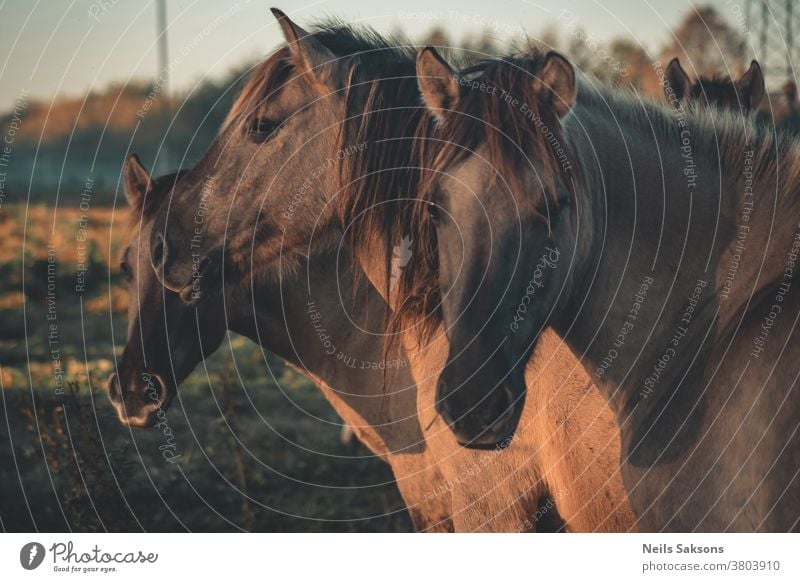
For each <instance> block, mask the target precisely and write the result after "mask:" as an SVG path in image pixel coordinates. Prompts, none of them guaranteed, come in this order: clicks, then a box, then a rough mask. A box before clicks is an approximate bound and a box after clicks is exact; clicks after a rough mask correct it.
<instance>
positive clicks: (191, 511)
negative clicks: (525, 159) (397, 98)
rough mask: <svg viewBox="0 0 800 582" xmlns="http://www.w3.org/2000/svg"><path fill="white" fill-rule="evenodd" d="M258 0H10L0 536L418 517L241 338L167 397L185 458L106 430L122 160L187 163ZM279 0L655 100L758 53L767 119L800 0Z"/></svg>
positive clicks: (790, 117) (251, 45)
mask: <svg viewBox="0 0 800 582" xmlns="http://www.w3.org/2000/svg"><path fill="white" fill-rule="evenodd" d="M656 4H657V5H656ZM269 7H270V5H269V4H268V3H264V2H262V1H260V0H258V1H256V0H239V1H230V2H214V1H212V0H161V1H145V2H134V1H132V0H92V1H89V0H73V1H72V2H59V3H52V2H43V1H41V0H37V1H35V2H34V1H26V0H7V1H5V2H2V3H0V133H1V134H2V137H1V138H0V140H2V142H0V396H2V399H1V400H2V407H3V415H4V420H3V422H2V423H0V424H2V425H3V426H0V528H2V529H3V530H4V531H34V530H42V531H69V530H72V531H103V530H111V531H116V530H119V531H135V530H140V529H145V530H148V531H152V530H158V531H183V530H200V531H222V530H239V529H248V530H261V531H265V530H266V531H408V530H409V528H410V522H409V520H408V517H407V515H406V513H405V510H404V509H403V505H402V501H401V499H400V497H399V495H398V493H397V491H396V488H395V486H394V484H393V481H392V474H391V471H390V470H389V468H388V466H387V465H385V464H384V463H383V462H381V461H380V460H378V459H376V458H374V457H372V456H371V455H370V453H369V452H368V451H367V450H366V449H364V448H363V447H361V446H360V445H353V444H352V443H342V442H341V441H340V439H339V431H338V429H337V427H336V423H337V422H338V419H337V416H336V414H335V412H333V410H332V409H331V408H330V406H329V405H328V404H327V402H326V401H325V400H324V398H323V397H322V395H321V394H320V393H319V392H318V391H317V390H316V389H315V388H314V387H313V386H312V385H311V384H310V383H309V382H308V381H307V380H306V379H305V378H304V377H303V376H301V375H299V374H297V373H296V372H294V371H292V370H290V369H289V368H287V367H285V366H284V365H283V364H282V363H281V362H280V361H278V360H277V359H276V358H273V357H271V356H269V355H266V357H265V356H264V355H263V354H262V352H261V350H260V348H258V347H257V346H255V345H254V344H252V343H251V342H249V341H247V340H245V339H243V338H241V337H237V336H231V337H230V340H229V341H228V342H224V343H223V347H221V348H220V350H218V352H217V353H216V354H214V356H213V357H212V358H210V359H209V360H208V362H207V366H206V367H205V368H203V369H198V370H197V371H195V373H194V374H193V375H192V376H191V377H190V378H189V380H188V381H187V383H186V384H185V385H184V386H183V387H182V388H181V403H176V404H175V405H173V408H172V409H171V411H174V412H171V413H170V421H171V424H172V426H171V428H172V431H173V433H174V435H175V446H176V451H178V454H179V455H180V458H179V460H178V461H177V462H176V463H171V464H169V463H165V462H163V460H162V457H161V452H160V451H159V450H158V444H159V443H160V442H161V440H160V439H163V436H162V435H160V434H153V433H151V432H146V431H138V432H131V431H129V430H128V429H126V428H123V427H121V426H119V424H118V423H117V421H116V417H115V414H114V413H113V411H112V409H111V407H110V406H109V405H108V403H107V402H106V396H105V394H104V387H105V383H106V380H107V378H108V375H109V374H110V373H111V371H112V369H113V361H114V355H115V354H117V355H118V354H119V353H120V352H121V349H122V346H123V345H124V343H125V335H126V333H125V329H126V324H125V318H126V315H125V314H126V311H125V310H126V306H127V293H126V291H125V285H124V278H123V277H122V276H121V275H120V273H119V272H118V264H119V255H120V251H121V248H122V245H123V244H124V242H123V239H124V236H125V234H126V223H127V206H126V203H125V199H124V194H123V192H122V190H121V182H120V180H121V167H122V162H123V161H124V159H125V157H126V155H127V154H128V153H130V152H136V153H138V154H139V155H140V157H141V159H142V160H143V162H144V164H145V165H146V166H147V167H148V168H154V173H155V174H162V173H166V172H167V171H169V170H171V169H175V168H179V167H190V166H191V165H193V164H194V163H195V162H196V161H197V160H198V159H199V157H200V156H201V155H202V153H203V151H204V150H205V148H206V147H207V145H208V144H209V143H210V142H211V140H212V139H213V137H214V135H215V133H216V131H217V129H218V127H219V126H220V124H221V122H222V120H223V118H224V117H225V115H226V113H227V111H228V109H229V108H230V105H231V103H232V101H233V99H234V97H235V96H236V94H237V92H238V89H239V88H240V87H241V85H242V83H243V82H244V80H245V79H246V76H247V73H248V72H249V70H250V69H251V68H252V67H253V65H254V64H255V63H257V62H258V61H259V60H261V59H263V58H264V57H265V56H266V55H268V54H269V52H270V51H271V50H273V49H274V48H276V47H277V46H278V45H279V43H280V41H281V36H280V33H279V30H278V27H277V25H276V23H275V21H274V18H273V17H272V15H271V14H270V12H269ZM278 7H279V8H281V9H283V10H284V11H286V12H287V13H288V14H289V16H290V17H291V18H292V19H293V20H295V21H296V22H298V23H300V24H301V25H303V24H310V23H313V22H317V21H319V20H320V19H324V18H331V17H335V18H340V19H342V20H343V21H344V22H347V23H354V24H357V23H360V24H363V25H366V26H371V27H374V28H375V29H377V30H378V31H379V32H383V33H393V34H402V35H405V36H406V37H408V38H409V40H410V41H411V42H412V43H418V44H431V45H436V46H439V47H459V49H458V50H464V51H469V52H473V53H478V54H483V55H495V54H500V53H503V52H506V51H508V50H511V48H512V47H514V46H520V45H522V44H524V43H525V42H527V41H528V40H534V41H538V42H541V43H544V44H546V45H549V46H551V47H553V48H555V49H557V50H560V51H561V52H563V53H565V54H566V55H567V56H568V57H569V58H570V59H571V60H572V62H573V63H574V64H575V65H576V67H577V68H579V69H580V70H582V71H583V72H585V73H587V74H592V75H595V76H597V77H598V78H600V79H601V80H602V81H604V82H607V83H612V84H616V85H620V86H629V87H631V88H634V89H636V90H638V91H640V92H642V93H644V94H646V95H649V96H652V97H654V98H661V95H662V88H661V86H660V84H659V79H658V76H657V74H656V70H657V69H658V68H659V66H660V67H662V68H663V67H665V66H666V63H668V62H669V60H670V59H671V58H672V57H674V56H678V57H680V58H681V61H682V63H683V66H684V68H685V69H686V70H687V72H688V73H689V75H690V76H692V77H694V76H697V75H723V76H727V75H732V76H734V77H737V76H738V75H740V74H741V73H742V72H743V71H744V70H745V69H746V68H747V66H748V65H749V63H750V60H751V59H754V58H755V59H757V60H759V62H760V63H761V65H762V67H763V69H764V72H765V74H766V81H767V89H768V92H769V93H768V96H767V98H766V99H765V100H764V103H763V104H762V109H763V114H762V115H763V117H764V119H767V120H768V122H769V123H774V124H775V125H776V126H778V127H788V128H790V129H792V130H794V128H796V127H797V119H798V112H797V108H798V106H797V95H796V90H795V89H794V87H795V86H796V85H795V82H796V79H795V71H794V69H793V67H792V63H793V61H794V59H795V56H796V54H797V52H798V50H800V39H795V31H797V33H800V26H798V25H799V24H800V5H798V6H795V3H794V2H793V1H791V0H711V1H707V2H702V3H692V2H687V1H681V0H678V1H676V2H670V3H652V4H651V3H648V2H642V3H632V2H629V1H626V0H604V1H603V0H598V1H589V0H587V1H577V0H557V1H556V0H539V1H538V2H528V1H522V0H504V1H498V2H493V3H491V4H487V3H486V2H478V1H475V0H461V1H459V2H455V1H453V2H445V1H441V0H435V1H433V2H431V1H430V0H428V1H416V0H410V1H405V2H402V3H400V2H382V3H377V2H367V1H360V0H341V1H338V2H315V3H310V4H308V5H306V6H304V7H302V8H298V7H296V6H290V5H280V4H278ZM79 262H81V263H82V267H85V270H86V282H85V285H84V286H83V287H82V289H81V290H80V291H78V290H76V276H77V273H78V272H79V268H78V263H79ZM49 264H55V275H54V277H53V276H51V277H48V265H49ZM48 285H50V288H49V287H48ZM53 294H55V296H56V297H57V305H58V318H57V329H56V330H55V332H54V330H53V328H52V327H51V325H52V323H53V322H52V320H50V319H48V313H50V311H49V306H51V305H52V297H53ZM54 334H55V335H54ZM54 342H55V348H56V350H55V352H54ZM54 353H57V354H58V356H57V357H55V356H54V355H53V354H54ZM59 375H61V376H62V377H63V382H61V383H60V384H61V387H62V388H63V390H56V385H57V383H59V381H58V380H57V378H58V377H59ZM284 391H287V392H289V393H290V394H291V399H292V400H293V401H294V404H291V403H289V402H288V400H287V397H286V395H285V394H284ZM250 398H252V402H251V401H250ZM253 406H255V407H256V408H257V409H258V410H257V412H258V414H256V411H254V410H253V409H252V408H253ZM259 415H261V416H263V417H264V418H265V419H266V420H267V423H268V424H267V425H265V423H264V422H263V421H262V420H261V418H259ZM320 419H321V420H320Z"/></svg>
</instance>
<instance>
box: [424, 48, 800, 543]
mask: <svg viewBox="0 0 800 582" xmlns="http://www.w3.org/2000/svg"><path fill="white" fill-rule="evenodd" d="M418 74H419V76H420V84H421V88H422V92H423V95H424V98H425V102H426V103H427V104H428V106H429V107H430V109H431V113H432V114H433V115H436V116H437V117H438V118H439V125H438V128H439V131H438V134H437V135H436V137H437V138H438V140H437V141H436V144H437V145H436V147H434V151H433V153H432V156H431V159H433V160H434V169H435V170H437V173H436V174H435V175H436V176H437V178H436V179H435V180H433V181H432V182H431V183H430V184H429V187H428V188H427V190H426V195H427V200H426V204H425V206H427V207H432V208H436V209H437V212H436V213H434V214H435V215H434V216H431V217H430V220H431V221H432V222H434V226H435V231H436V241H437V249H436V254H435V256H434V257H433V258H431V259H430V260H431V261H438V265H439V282H440V286H441V288H442V289H445V288H447V289H449V293H448V294H447V296H446V297H444V298H443V303H444V305H443V309H442V311H443V315H444V320H445V323H446V324H447V325H449V326H450V329H451V331H450V340H451V341H450V354H449V357H448V365H447V367H446V369H445V371H444V372H443V374H442V380H443V381H442V382H441V383H440V401H441V402H442V409H443V414H444V415H445V416H446V417H447V418H448V419H449V421H450V424H451V425H452V426H453V428H454V430H456V431H458V432H459V433H460V439H461V440H462V441H464V442H472V440H474V439H479V438H482V435H485V434H487V433H488V434H491V435H495V436H497V435H502V434H504V433H506V434H507V433H508V432H511V431H512V430H513V429H514V423H515V419H516V417H517V416H518V414H519V413H517V414H515V415H510V414H509V413H508V412H507V411H498V410H497V409H496V408H489V409H488V411H487V403H489V404H494V402H495V401H496V399H494V400H493V399H491V398H489V396H491V394H492V392H497V391H498V390H499V391H501V394H502V391H503V389H504V388H505V387H506V386H507V385H508V384H509V383H510V382H514V383H515V384H514V385H512V387H511V390H512V392H513V393H514V394H515V395H516V394H521V393H522V391H521V390H519V388H518V385H519V384H518V383H519V380H518V379H517V378H518V370H520V369H521V368H522V367H523V366H524V362H525V361H527V358H528V357H529V355H530V352H531V350H532V349H533V348H534V347H535V346H536V345H537V342H538V341H539V339H540V338H541V337H543V333H544V330H545V329H546V328H552V329H554V330H555V331H556V332H557V333H558V334H559V335H560V336H561V337H563V338H564V341H565V342H566V343H567V344H568V345H569V346H570V347H571V348H572V349H573V351H575V352H576V353H579V354H582V363H583V365H584V366H585V368H586V370H587V373H589V374H590V375H591V376H592V378H593V379H594V380H595V381H596V382H597V384H598V387H599V388H600V390H601V391H602V392H603V394H604V395H605V397H606V398H607V400H608V402H609V403H610V405H611V406H612V408H613V409H614V411H615V413H616V416H617V423H618V426H619V427H620V432H621V439H622V470H623V478H624V481H625V484H626V487H627V489H628V492H629V496H630V500H631V503H632V505H633V507H634V510H635V511H636V513H637V516H638V518H639V523H640V524H641V526H642V528H643V529H646V530H674V531H695V530H703V531H728V530H731V531H793V530H797V529H798V528H800V477H799V475H800V430H799V429H800V415H799V414H798V404H797V403H798V398H797V395H798V390H800V388H798V379H799V377H800V341H798V336H797V334H798V331H797V324H798V319H800V287H798V285H797V283H796V281H794V278H795V277H794V276H795V274H796V272H797V266H798V257H799V256H800V224H798V219H797V217H798V216H799V215H800V213H798V206H800V186H798V184H800V144H799V143H798V142H796V141H794V140H793V139H791V138H790V137H788V136H785V135H780V134H778V135H777V136H776V135H775V134H774V133H773V132H772V131H770V130H768V129H766V128H762V127H760V126H758V125H757V124H755V123H753V122H752V121H751V120H749V119H746V118H744V117H743V116H741V115H740V114H738V113H731V112H729V111H725V110H720V109H717V108H694V109H692V110H690V111H688V112H686V113H685V115H675V112H674V111H673V110H672V109H671V108H668V107H665V106H664V105H663V104H660V103H655V102H648V101H643V100H640V99H638V98H634V97H631V96H630V95H629V94H627V93H624V92H621V91H619V90H616V89H613V88H605V87H601V86H597V85H594V86H592V85H589V84H588V83H582V82H577V81H576V77H575V74H574V71H573V68H572V65H571V64H570V63H569V62H568V61H567V60H566V59H565V58H564V57H563V56H561V55H559V54H557V53H543V52H540V51H535V50H534V51H531V52H529V53H524V54H520V55H513V56H509V57H507V58H505V59H500V60H496V61H488V62H482V63H479V64H477V65H476V66H474V67H470V68H467V69H465V70H463V71H461V72H460V74H457V73H456V72H455V71H453V70H452V69H451V68H450V67H449V66H448V65H447V63H445V62H444V61H443V60H442V59H441V57H439V56H438V55H437V54H436V53H435V51H434V50H433V49H429V50H426V51H424V52H423V53H422V54H421V55H420V58H419V66H418ZM459 259H461V262H459ZM421 292H424V290H423V291H421ZM476 380H477V381H476ZM522 402H523V400H522V398H516V399H515V400H512V401H511V403H510V406H512V407H514V408H516V409H519V408H522Z"/></svg>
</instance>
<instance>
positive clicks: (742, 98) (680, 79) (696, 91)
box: [663, 57, 766, 115]
mask: <svg viewBox="0 0 800 582" xmlns="http://www.w3.org/2000/svg"><path fill="white" fill-rule="evenodd" d="M663 83H664V95H665V96H666V98H667V100H668V101H670V102H671V103H672V104H673V105H674V106H676V107H678V106H680V105H686V104H697V105H700V106H701V107H719V108H722V109H728V110H730V111H739V112H741V113H742V115H749V114H750V113H753V112H754V111H757V110H758V107H759V105H761V101H762V100H763V99H764V95H765V94H766V85H765V84H764V73H763V72H762V71H761V66H760V65H759V64H758V61H755V60H754V61H752V62H751V63H750V68H749V69H747V71H746V72H744V73H743V74H742V76H741V77H739V79H737V80H736V81H734V80H733V79H732V78H731V77H728V76H712V77H705V76H699V77H698V78H697V79H696V80H695V82H694V83H692V82H691V80H690V79H689V75H687V74H686V71H685V70H684V69H683V67H682V66H681V62H680V60H679V59H678V57H675V58H674V59H672V60H671V61H670V62H669V65H667V69H666V71H664V79H663Z"/></svg>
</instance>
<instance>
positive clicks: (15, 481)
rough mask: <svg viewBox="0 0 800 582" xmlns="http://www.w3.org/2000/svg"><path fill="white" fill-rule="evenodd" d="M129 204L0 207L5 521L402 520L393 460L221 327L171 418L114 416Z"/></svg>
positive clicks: (230, 525) (124, 524) (317, 527)
mask: <svg viewBox="0 0 800 582" xmlns="http://www.w3.org/2000/svg"><path fill="white" fill-rule="evenodd" d="M126 223H127V212H126V209H125V208H122V209H120V208H116V209H114V208H111V207H98V208H91V209H88V208H85V209H83V210H81V208H80V207H71V208H56V209H55V210H54V207H53V206H44V205H40V206H37V205H31V206H27V205H24V204H18V205H8V206H5V207H3V208H2V209H0V387H1V388H2V389H1V390H0V396H2V412H3V417H4V422H3V424H5V425H6V426H4V427H2V429H0V527H2V529H3V530H4V531H37V530H38V531H76V532H77V531H81V532H92V531H142V530H144V531H189V530H190V531H238V530H250V531H409V530H410V521H409V519H408V516H407V513H406V510H405V509H404V506H403V503H402V500H401V499H400V496H399V494H398V492H397V489H396V486H395V484H394V481H393V477H392V473H391V471H390V469H389V467H388V465H386V464H385V463H384V462H383V461H381V460H380V459H378V458H376V457H374V456H373V455H372V454H371V453H370V452H369V451H368V450H367V449H366V448H364V447H363V446H361V445H360V444H358V443H355V444H353V443H349V444H346V443H342V442H341V441H340V438H339V431H340V429H339V423H340V421H339V419H338V416H337V415H336V413H335V412H334V411H333V409H332V408H331V407H330V406H329V405H328V403H327V402H326V400H325V399H324V398H323V396H322V395H321V394H320V392H319V391H318V390H317V389H316V388H315V387H314V386H313V385H312V384H311V383H310V382H309V381H308V380H307V379H306V378H305V377H304V376H302V375H300V374H298V373H297V372H295V371H294V370H292V369H290V368H288V367H287V366H285V365H284V364H283V363H282V361H280V360H279V359H277V358H275V357H273V356H272V355H270V354H268V353H266V352H264V351H263V350H261V349H260V347H259V346H257V345H255V344H253V343H252V342H250V341H249V340H246V339H245V338H242V337H239V336H236V335H234V334H230V335H229V338H228V340H227V341H225V342H223V345H222V347H221V348H220V349H219V350H218V351H217V352H216V353H215V354H214V355H213V356H212V357H210V358H208V359H207V360H206V361H205V362H204V364H201V365H200V366H198V368H197V369H196V370H195V372H194V373H193V374H192V375H191V376H190V377H189V379H188V380H187V381H186V382H185V383H184V385H183V386H182V387H181V388H180V391H179V396H178V398H177V399H176V401H175V402H174V403H173V405H172V407H171V408H170V410H169V411H168V413H167V422H166V423H163V425H162V426H158V427H155V428H153V429H149V430H139V429H129V428H126V427H123V426H122V425H120V423H119V422H118V421H117V418H116V414H115V412H114V411H113V409H112V407H111V405H110V403H109V402H108V400H107V396H106V394H105V385H106V382H107V379H108V377H109V375H110V373H111V372H112V371H113V369H114V358H115V355H117V356H118V355H119V354H120V353H121V351H122V347H123V345H124V343H125V334H126V308H127V292H126V291H125V285H124V281H123V278H122V276H121V275H120V273H119V272H118V267H117V265H118V259H119V254H120V251H121V247H122V242H121V241H123V240H124V236H125V234H126Z"/></svg>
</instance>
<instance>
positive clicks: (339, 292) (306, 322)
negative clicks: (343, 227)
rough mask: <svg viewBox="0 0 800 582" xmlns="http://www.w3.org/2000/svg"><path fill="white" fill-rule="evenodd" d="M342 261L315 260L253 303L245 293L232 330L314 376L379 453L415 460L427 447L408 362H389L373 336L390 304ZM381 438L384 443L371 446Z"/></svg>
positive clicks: (399, 358)
mask: <svg viewBox="0 0 800 582" xmlns="http://www.w3.org/2000/svg"><path fill="white" fill-rule="evenodd" d="M339 261H340V263H339V264H338V265H337V257H336V256H335V255H331V256H327V255H326V256H324V257H315V258H313V259H312V261H311V263H310V266H309V268H308V269H307V270H306V269H303V270H302V273H289V274H286V275H284V276H283V277H282V278H281V280H279V281H278V280H269V281H265V282H260V283H257V284H256V285H255V287H254V289H253V291H252V293H253V295H251V293H250V289H247V290H239V291H238V292H237V294H236V295H237V296H236V297H232V298H231V301H230V303H231V304H232V305H233V306H234V309H235V310H236V313H234V315H233V317H232V321H231V324H230V327H231V330H232V331H235V332H237V333H241V334H243V335H245V336H247V337H249V338H250V339H252V340H253V341H255V342H257V343H259V344H260V345H261V346H263V347H264V348H266V349H268V350H269V351H271V352H273V353H275V354H276V355H278V356H280V357H282V358H284V359H285V360H286V361H287V362H288V363H289V364H291V365H292V366H293V367H295V368H297V369H298V370H299V371H300V372H301V373H303V374H304V375H306V376H308V377H309V378H310V379H311V380H312V381H313V382H314V383H315V384H316V385H317V386H318V387H319V388H320V389H321V390H322V392H323V393H324V394H325V396H326V398H327V399H328V400H329V401H330V402H331V404H332V405H333V407H334V408H335V409H336V410H337V412H338V413H339V415H340V416H341V417H342V418H343V419H344V420H345V421H346V422H348V424H350V425H351V426H353V427H355V428H356V431H357V433H358V434H359V437H360V438H362V440H366V441H367V444H368V445H369V446H370V448H372V449H373V451H375V452H378V453H379V454H384V453H388V452H391V451H397V450H404V451H406V452H413V450H414V449H415V448H418V447H419V446H422V445H421V443H422V442H423V440H424V439H423V438H422V435H421V431H420V429H419V426H418V424H417V423H416V416H415V410H416V391H415V389H414V383H413V380H412V379H411V377H410V374H409V373H408V368H407V364H406V362H405V360H404V356H403V354H402V353H399V351H397V350H395V351H393V352H392V353H390V354H385V353H384V350H383V342H382V337H381V336H380V335H375V333H380V332H381V330H382V328H381V327H380V326H381V325H382V323H383V322H384V318H385V312H386V311H385V310H386V305H385V302H384V301H383V299H382V298H381V297H380V295H379V294H378V293H377V292H376V291H375V289H374V288H372V286H371V285H370V284H369V282H368V281H367V280H366V279H365V278H364V277H363V276H361V277H357V276H356V275H355V273H354V271H355V269H354V268H353V267H352V266H350V265H349V264H347V262H346V261H345V263H344V264H342V263H341V261H342V259H341V256H340V257H339ZM337 266H338V269H339V272H340V275H339V276H337V274H336V271H337ZM253 296H254V297H255V304H254V309H255V310H253V306H252V303H251V302H252V297H253ZM248 306H249V307H248ZM365 330H373V331H372V332H368V331H365ZM387 362H388V363H390V364H391V366H390V369H389V370H388V371H387V370H385V365H386V364H387ZM381 364H383V365H381ZM367 425H369V426H367ZM358 427H361V430H359V428H358ZM375 436H377V438H378V439H379V440H380V441H381V442H380V443H375V442H373V441H374V440H375V439H374V437H375Z"/></svg>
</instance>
